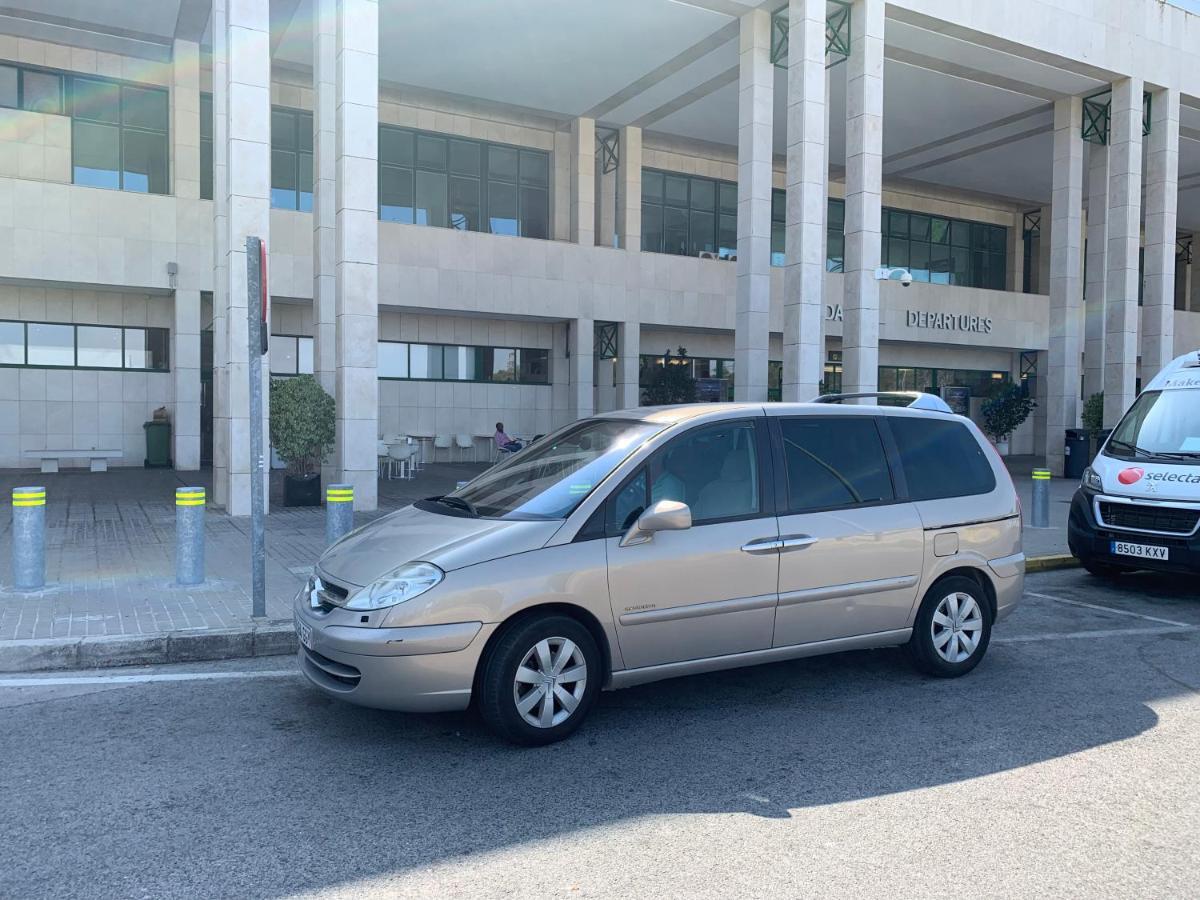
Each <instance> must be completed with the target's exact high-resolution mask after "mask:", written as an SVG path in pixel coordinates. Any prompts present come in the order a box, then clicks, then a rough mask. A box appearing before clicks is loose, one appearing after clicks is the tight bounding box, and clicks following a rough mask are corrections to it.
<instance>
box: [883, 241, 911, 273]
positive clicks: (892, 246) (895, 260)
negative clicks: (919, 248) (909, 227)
mask: <svg viewBox="0 0 1200 900" xmlns="http://www.w3.org/2000/svg"><path fill="white" fill-rule="evenodd" d="M884 265H888V266H901V267H903V268H908V241H906V240H902V239H900V238H895V237H893V238H891V239H890V240H889V241H888V255H887V262H886V263H884Z"/></svg>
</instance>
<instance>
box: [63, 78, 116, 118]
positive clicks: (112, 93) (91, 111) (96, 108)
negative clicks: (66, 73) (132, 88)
mask: <svg viewBox="0 0 1200 900" xmlns="http://www.w3.org/2000/svg"><path fill="white" fill-rule="evenodd" d="M71 109H72V115H73V116H74V117H75V118H77V119H91V120H93V121H96V122H108V123H110V124H112V125H118V124H120V122H121V88H120V86H119V85H116V84H113V83H112V82H111V81H97V80H95V79H92V78H73V79H72V87H71Z"/></svg>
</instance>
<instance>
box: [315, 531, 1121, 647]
mask: <svg viewBox="0 0 1200 900" xmlns="http://www.w3.org/2000/svg"><path fill="white" fill-rule="evenodd" d="M1114 552H1115V551H1114ZM296 637H298V638H299V639H300V643H301V644H303V645H304V646H305V647H307V648H308V649H309V650H311V649H312V648H313V645H312V626H311V625H309V624H307V623H305V622H301V621H300V620H299V619H297V620H296Z"/></svg>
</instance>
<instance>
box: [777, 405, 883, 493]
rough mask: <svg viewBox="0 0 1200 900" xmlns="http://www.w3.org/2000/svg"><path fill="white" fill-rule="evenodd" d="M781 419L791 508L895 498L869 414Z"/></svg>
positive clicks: (877, 432)
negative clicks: (844, 416)
mask: <svg viewBox="0 0 1200 900" xmlns="http://www.w3.org/2000/svg"><path fill="white" fill-rule="evenodd" d="M779 424H780V429H781V432H782V436H783V455H784V465H785V469H786V472H787V484H788V498H789V504H788V506H789V510H790V511H791V512H802V511H806V510H814V509H830V508H835V507H845V506H861V505H863V504H870V503H886V502H888V501H890V500H892V499H893V498H894V496H895V495H894V494H893V492H892V478H891V474H890V473H889V471H888V464H887V457H886V455H885V454H884V452H883V442H882V441H881V440H880V438H879V431H878V429H877V428H876V427H875V423H874V421H872V420H871V419H869V418H861V419H860V418H849V417H846V418H843V417H838V418H836V419H835V418H828V419H825V418H814V417H806V418H798V419H784V420H783V421H781V422H780V423H779Z"/></svg>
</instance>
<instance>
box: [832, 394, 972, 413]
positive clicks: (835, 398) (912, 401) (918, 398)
mask: <svg viewBox="0 0 1200 900" xmlns="http://www.w3.org/2000/svg"><path fill="white" fill-rule="evenodd" d="M868 397H874V398H876V399H879V398H883V397H888V398H893V399H903V400H908V401H909V402H908V403H907V404H906V406H908V408H909V409H927V410H931V411H932V412H944V413H953V412H954V410H952V409H951V408H950V406H949V404H947V403H946V401H945V400H943V399H942V398H941V397H938V396H937V395H936V394H926V393H923V392H921V391H873V392H869V393H865V394H822V395H821V396H820V397H817V398H816V399H815V400H813V403H841V402H842V401H844V400H860V399H865V398H868Z"/></svg>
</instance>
